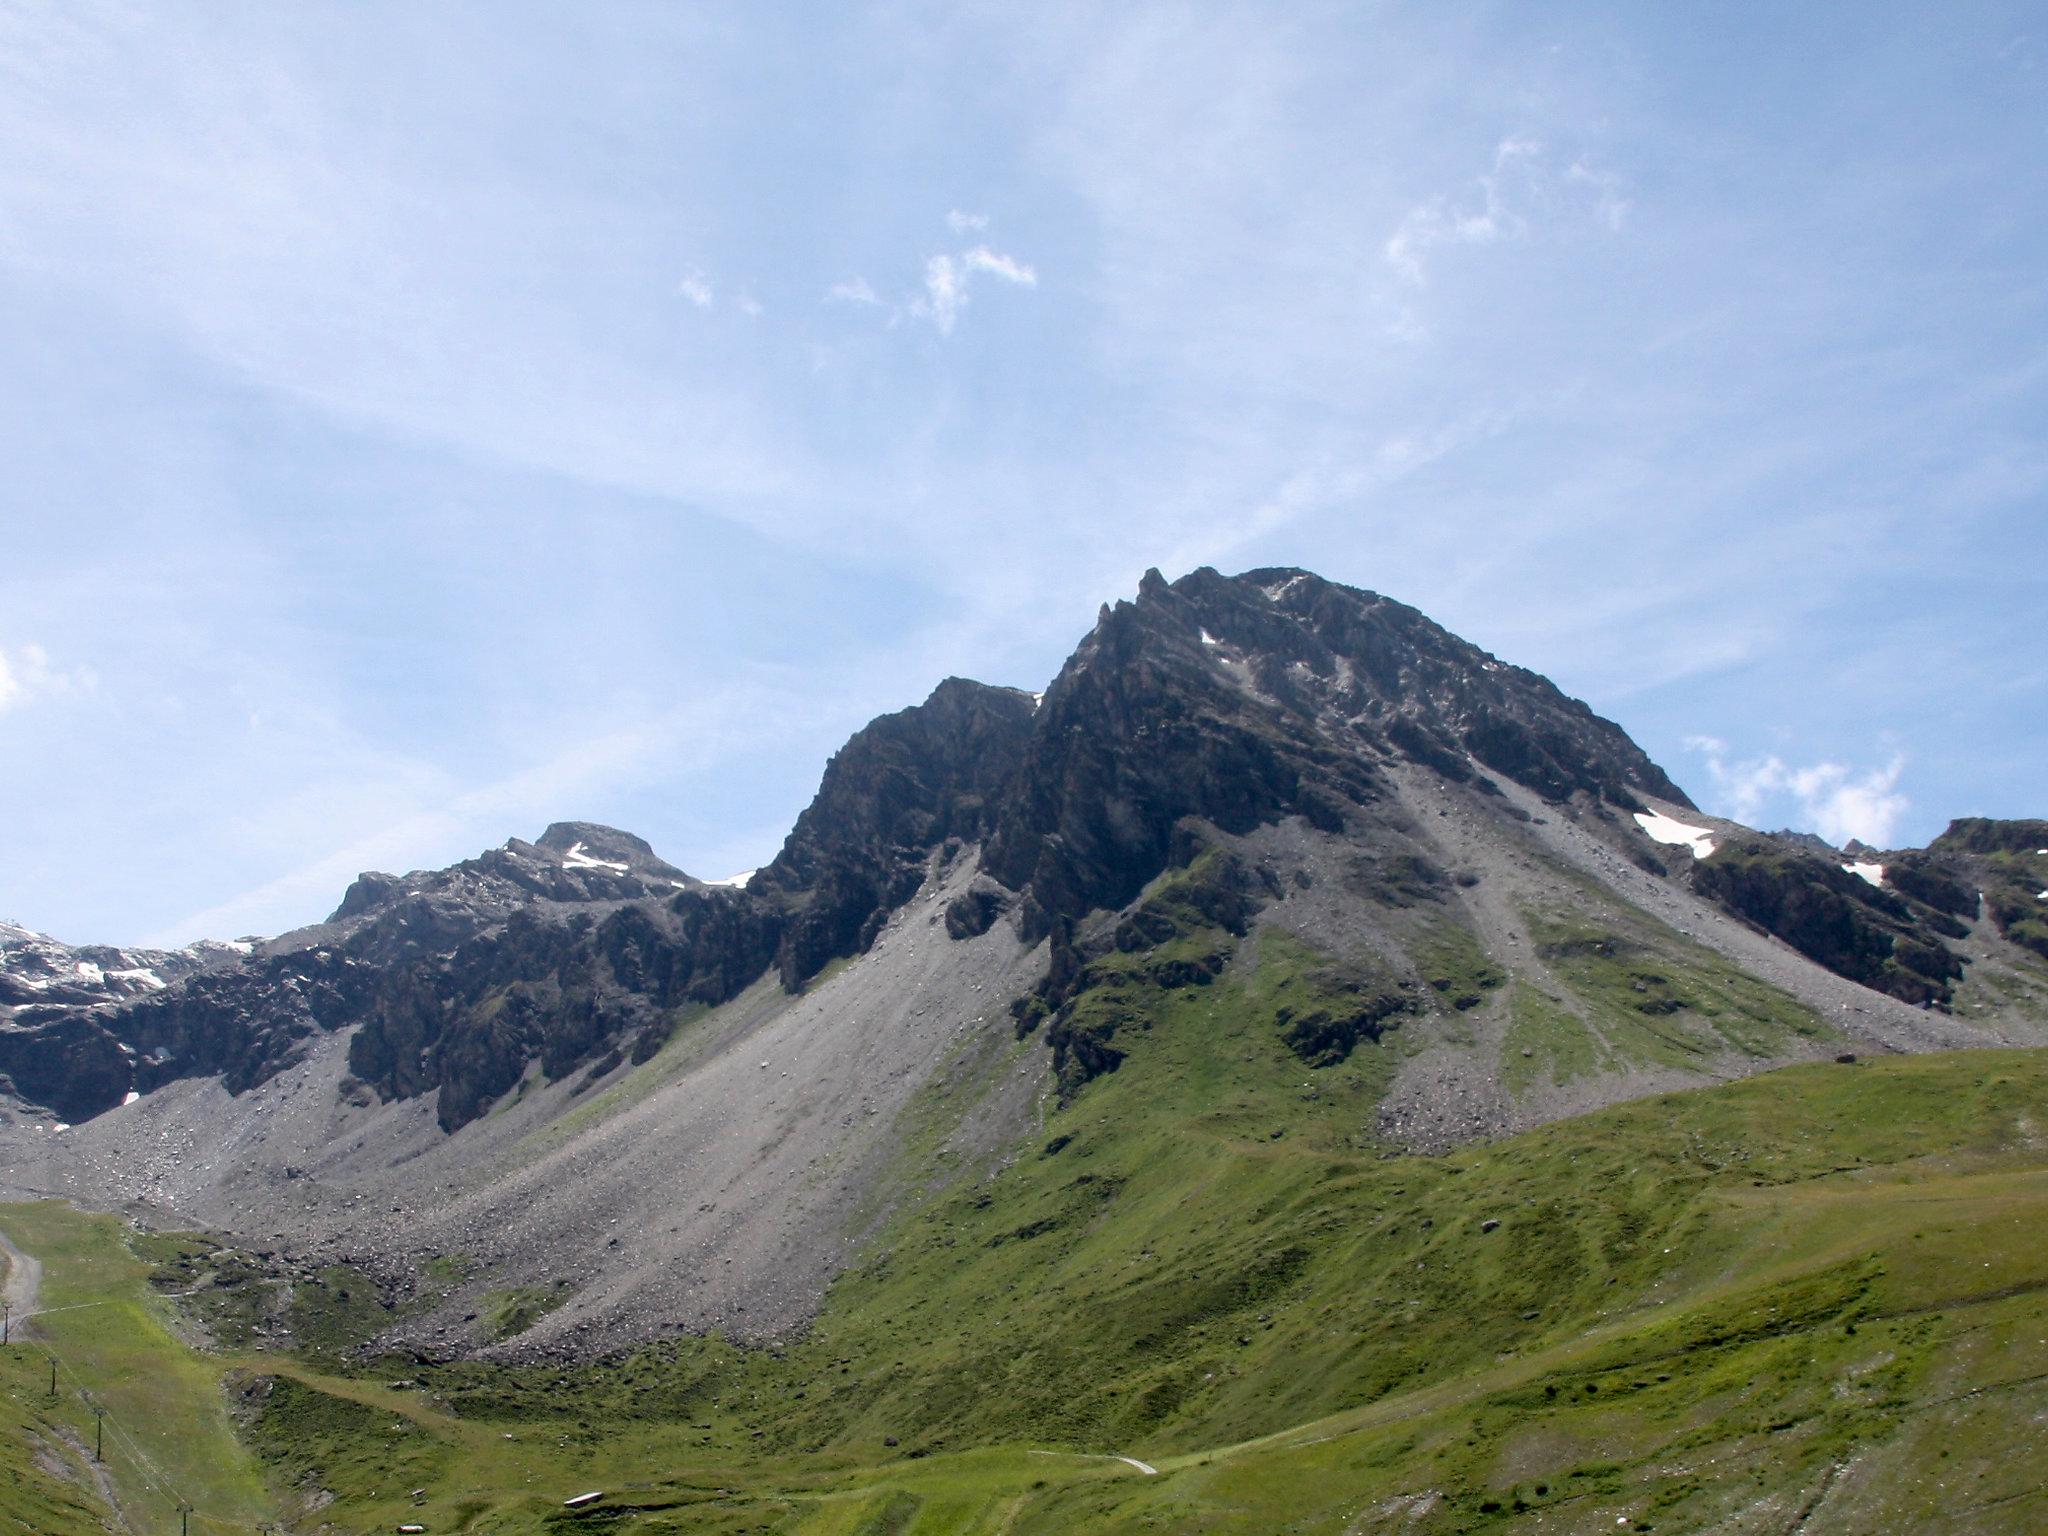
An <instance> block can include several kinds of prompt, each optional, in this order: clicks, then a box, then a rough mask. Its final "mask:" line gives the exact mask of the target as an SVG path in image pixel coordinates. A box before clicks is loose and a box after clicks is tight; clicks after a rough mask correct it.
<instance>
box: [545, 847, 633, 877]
mask: <svg viewBox="0 0 2048 1536" xmlns="http://www.w3.org/2000/svg"><path fill="white" fill-rule="evenodd" d="M631 867H632V866H631V865H628V864H621V863H618V862H617V861H616V860H613V859H598V858H592V857H591V856H590V855H589V854H587V853H585V852H584V851H583V845H582V844H581V843H572V844H570V846H569V851H568V852H567V853H565V854H563V855H562V868H564V869H608V870H610V871H611V872H612V873H613V874H615V875H623V874H625V873H626V871H627V870H628V869H630V868H631Z"/></svg>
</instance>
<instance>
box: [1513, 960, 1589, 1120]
mask: <svg viewBox="0 0 2048 1536" xmlns="http://www.w3.org/2000/svg"><path fill="white" fill-rule="evenodd" d="M1611 1060H1612V1058H1611V1056H1610V1055H1609V1054H1608V1051H1607V1049H1606V1047H1605V1046H1604V1045H1603V1044H1602V1043H1601V1041H1600V1040H1599V1038H1598V1037H1597V1036H1595V1035H1594V1033H1593V1032H1592V1030H1591V1029H1589V1028H1588V1027H1587V1025H1586V1021H1585V1020H1584V1019H1582V1018H1580V1017H1579V1016H1578V1015H1577V1014H1576V1013H1574V1012H1573V1011H1572V1010H1571V1008H1570V1007H1569V1006H1568V1005H1567V1004H1566V1003H1565V1002H1564V1001H1563V1000H1562V999H1560V998H1558V997H1555V996H1553V995H1552V994H1550V993H1548V992H1546V991H1544V990H1543V989H1542V988H1541V987H1540V986H1538V985H1536V984H1534V983H1532V982H1527V981H1517V982H1516V983H1515V984H1514V990H1513V992H1512V993H1511V994H1510V995H1509V1022H1508V1028H1507V1033H1506V1034H1505V1036H1504V1037H1503V1041H1502V1045H1501V1077H1502V1079H1503V1081H1505V1082H1506V1084H1507V1087H1508V1091H1509V1092H1510V1093H1515V1094H1520V1093H1524V1092H1526V1091H1527V1090H1528V1089H1529V1088H1530V1087H1531V1086H1533V1085H1535V1084H1537V1083H1549V1084H1551V1085H1552V1086H1555V1087H1562V1086H1563V1085H1565V1084H1566V1083H1570V1082H1573V1081H1575V1080H1577V1079H1579V1078H1582V1077H1592V1076H1594V1075H1595V1074H1597V1073H1598V1072H1600V1071H1601V1070H1602V1069H1603V1068H1605V1067H1606V1066H1607V1065H1608V1063H1609V1062H1610V1061H1611Z"/></svg>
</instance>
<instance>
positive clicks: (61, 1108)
mask: <svg viewBox="0 0 2048 1536" xmlns="http://www.w3.org/2000/svg"><path fill="white" fill-rule="evenodd" d="M0 1074H5V1076H6V1079H7V1082H8V1084H9V1085H11V1086H12V1088H13V1091H14V1092H15V1093H17V1094H19V1095H20V1096H21V1097H22V1098H24V1099H27V1100H29V1101H30V1102H31V1103H35V1104H41V1105H44V1106H46V1107H47V1108H49V1109H50V1110H51V1111H52V1112H53V1113H55V1114H56V1115H57V1116H58V1117H59V1118H60V1119H63V1120H87V1119H90V1118H91V1117H92V1116H94V1115H96V1114H98V1113H99V1112H100V1111H101V1110H103V1109H107V1108H109V1107H111V1106H113V1105H115V1104H118V1103H120V1102H121V1099H122V1096H123V1095H124V1094H126V1093H127V1092H128V1091H129V1087H130V1085H131V1083H132V1082H133V1080H134V1064H133V1061H132V1059H131V1057H130V1055H129V1054H128V1053H127V1052H124V1051H123V1050H122V1049H121V1043H120V1042H119V1041H118V1040H116V1039H115V1038H114V1037H113V1036H112V1035H111V1034H109V1033H108V1032H107V1031H106V1030H104V1029H102V1028H101V1027H100V1026H99V1024H98V1023H97V1022H96V1021H95V1020H94V1019H93V1017H92V1016H91V1015H90V1014H86V1013H82V1012H74V1011H70V1010H62V1011H53V1012H52V1013H51V1014H50V1015H49V1016H46V1017H41V1018H34V1019H32V1020H30V1021H28V1023H27V1024H26V1025H25V1026H24V1027H19V1028H13V1029H4V1030H0Z"/></svg>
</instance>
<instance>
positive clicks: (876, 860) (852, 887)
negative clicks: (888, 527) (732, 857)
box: [748, 677, 1036, 989]
mask: <svg viewBox="0 0 2048 1536" xmlns="http://www.w3.org/2000/svg"><path fill="white" fill-rule="evenodd" d="M1035 709H1036V705H1035V704H1034V702H1033V700H1032V698H1031V695H1029V694H1028V693H1022V692H1019V691H1018V690H1016V689H1014V688H991V687H989V686H987V685H986V684H983V683H974V682H968V681H967V680H966V679H964V678H957V677H955V678H948V679H947V680H946V681H945V682H943V683H941V684H939V686H938V687H937V688H936V689H935V690H933V692H932V696H931V697H930V698H929V699H927V700H925V702H924V703H922V704H920V705H917V706H915V707H914V708H911V709H906V710H901V711H899V712H898V713H896V714H893V715H884V716H883V717H882V718H881V719H879V720H877V721H875V722H874V723H873V724H872V725H870V726H868V727H867V728H866V729H865V730H862V731H860V732H858V733H857V734H856V735H855V736H854V737H853V739H852V740H850V741H848V742H847V744H846V745H845V746H844V747H842V748H840V749H839V752H838V754H837V755H836V756H834V757H833V759H832V761H831V762H829V763H828V764H826V765H825V776H824V781H823V783H821V784H820V785H819V787H818V794H817V798H816V799H814V800H813V801H812V802H811V803H810V805H809V806H808V807H807V808H806V809H805V811H804V813H803V814H802V815H801V816H799V817H798V818H797V823H796V827H795V829H794V830H793V831H791V833H790V834H789V838H788V841H786V842H785V843H784V844H783V846H782V852H781V853H780V854H778V855H777V856H776V858H775V861H774V863H772V864H770V865H768V866H767V867H766V868H765V869H763V870H762V871H761V872H760V873H759V874H757V875H756V876H755V877H754V879H753V881H752V882H750V884H749V887H748V892H749V894H750V895H756V896H759V897H761V898H763V899H764V900H766V901H768V902H771V903H775V904H777V905H779V906H781V907H782V908H783V909H784V910H785V911H786V913H787V927H786V929H785V930H784V934H783V939H782V947H781V951H780V953H779V954H778V956H777V963H778V964H779V965H780V967H781V973H782V980H783V984H784V985H785V986H787V987H790V988H792V989H794V988H797V987H800V986H802V985H803V984H804V983H805V982H806V981H808V980H810V978H811V977H812V976H814V975H816V974H817V973H818V971H819V970H820V969H822V968H823V967H824V966H825V964H826V963H827V962H828V961H831V960H833V959H835V958H837V957H838V956H841V955H847V954H854V953H857V952H859V951H860V950H863V949H865V948H866V947H867V946H868V944H869V943H871V942H872V941H873V939H874V936H875V934H876V932H878V931H879V930H880V928H881V925H882V923H883V922H884V921H885V920H886V919H887V917H888V915H889V913H890V912H892V911H894V910H895V909H896V908H897V907H899V906H901V905H902V904H903V903H904V902H906V901H908V900H909V899H910V897H911V896H912V894H914V893H915V892H916V890H917V888H918V886H919V885H920V884H922V883H923V881H924V876H925V864H926V858H927V856H928V855H929V854H930V852H931V851H932V850H933V849H934V848H937V847H939V846H941V845H942V844H944V843H945V842H946V841H947V840H948V839H949V838H958V839H961V840H962V841H978V840H979V839H981V838H982V837H984V836H985V835H987V833H988V831H989V828H990V826H991V824H992V815H993V811H994V800H995V797H996V795H997V793H998V792H999V791H1000V790H1001V789H1002V788H1003V786H1004V785H1006V784H1007V783H1008V782H1009V781H1010V779H1011V777H1012V776H1013V775H1014V773H1015V772H1016V769H1017V766H1018V762H1019V760H1020V757H1021V755H1022V751H1023V747H1024V743H1025V742H1026V740H1028V739H1029V737H1030V735H1031V731H1032V719H1033V714H1034V712H1035Z"/></svg>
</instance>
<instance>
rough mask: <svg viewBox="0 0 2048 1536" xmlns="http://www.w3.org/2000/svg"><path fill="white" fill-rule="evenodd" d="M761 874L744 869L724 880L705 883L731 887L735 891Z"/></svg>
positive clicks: (756, 870) (755, 870) (706, 882)
mask: <svg viewBox="0 0 2048 1536" xmlns="http://www.w3.org/2000/svg"><path fill="white" fill-rule="evenodd" d="M759 873H760V871H759V870H758V869H743V870H741V871H740V872H739V873H738V874H736V875H727V876H726V877H725V878H724V879H723V880H706V881H705V882H704V883H705V884H706V885H724V886H730V887H731V888H732V889H733V890H738V889H739V888H740V887H741V886H743V885H745V884H746V883H747V882H748V881H749V880H751V879H753V878H754V876H756V875H758V874H759Z"/></svg>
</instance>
